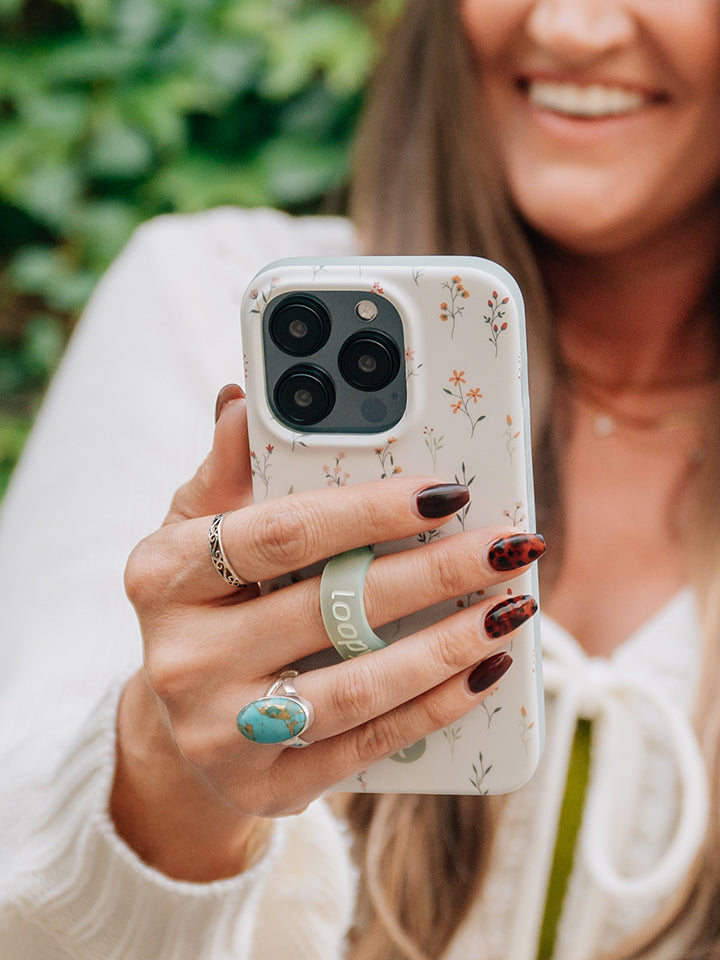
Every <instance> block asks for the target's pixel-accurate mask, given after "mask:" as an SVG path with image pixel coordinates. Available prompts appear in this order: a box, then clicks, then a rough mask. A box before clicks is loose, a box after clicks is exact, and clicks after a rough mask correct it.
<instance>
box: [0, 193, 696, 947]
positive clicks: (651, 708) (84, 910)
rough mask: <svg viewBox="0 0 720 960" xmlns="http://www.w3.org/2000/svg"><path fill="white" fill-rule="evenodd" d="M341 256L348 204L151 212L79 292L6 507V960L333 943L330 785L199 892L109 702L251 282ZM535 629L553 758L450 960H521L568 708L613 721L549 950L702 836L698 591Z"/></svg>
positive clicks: (631, 912)
mask: <svg viewBox="0 0 720 960" xmlns="http://www.w3.org/2000/svg"><path fill="white" fill-rule="evenodd" d="M354 248H355V238H354V235H353V232H352V229H351V227H350V226H349V225H348V224H347V223H346V222H345V221H342V220H335V219H304V220H293V219H291V218H289V217H286V216H284V215H282V214H278V213H273V212H269V211H254V212H242V211H236V210H230V209H224V210H217V211H213V212H210V213H206V214H199V215H195V216H192V217H167V218H161V219H159V220H156V221H154V222H152V223H150V224H148V225H146V226H144V227H142V228H141V229H140V230H139V231H138V232H137V233H136V235H135V237H134V239H133V240H132V242H131V243H130V245H129V246H128V248H127V249H126V251H125V252H124V253H123V255H122V256H121V257H120V258H119V259H118V261H117V262H116V264H115V265H114V267H113V268H112V269H111V270H110V271H109V272H108V274H107V275H106V277H105V278H104V280H103V281H102V283H101V284H100V286H99V288H98V290H97V291H96V293H95V295H94V297H93V298H92V300H91V303H90V305H89V307H88V310H87V312H86V315H85V317H84V319H83V320H82V321H81V324H80V326H79V328H78V331H77V334H76V336H75V337H74V339H73V342H72V344H71V347H70V349H69V350H68V353H67V355H66V358H65V360H64V362H63V364H62V367H61V369H60V371H59V373H58V375H57V377H56V378H55V381H54V383H53V385H52V387H51V390H50V394H49V397H48V401H47V403H46V404H45V406H44V408H43V410H42V412H41V415H40V417H39V419H38V423H37V426H36V428H35V430H34V432H33V435H32V437H31V440H30V442H29V444H28V448H27V450H26V453H25V455H24V458H23V461H22V463H21V465H20V467H19V469H18V471H17V472H16V475H15V478H14V483H13V485H12V487H11V490H10V491H9V493H8V495H7V497H6V500H5V503H4V507H3V512H2V516H1V519H0V769H1V770H2V774H1V775H0V957H2V960H50V958H52V960H65V958H71V957H72V958H78V960H111V958H128V960H135V958H137V960H140V958H143V960H146V958H147V960H156V958H157V960H159V958H167V960H169V958H173V960H198V958H200V957H202V958H203V960H230V958H247V960H265V958H267V960H270V958H271V957H272V958H277V957H279V956H286V955H288V953H289V952H290V951H292V956H293V957H295V958H297V960H311V958H313V960H315V958H317V960H321V958H322V960H338V958H340V957H342V956H343V942H344V937H345V935H346V931H347V928H348V925H349V923H350V919H351V916H352V911H353V904H354V897H355V883H356V876H355V871H354V869H353V867H352V866H351V863H350V859H349V853H348V846H349V844H348V838H347V836H346V833H345V831H344V829H343V827H342V825H341V824H339V823H338V822H337V821H336V820H335V819H334V818H333V816H332V815H331V814H330V812H329V810H328V808H327V806H326V805H325V804H324V803H323V802H322V801H320V802H318V803H316V804H314V805H312V806H311V807H310V808H309V809H308V810H307V811H306V812H305V813H303V814H301V815H300V816H298V817H295V818H290V819H288V820H286V821H282V822H279V823H278V824H277V825H276V827H275V829H274V832H273V835H272V841H271V845H270V850H269V852H268V854H267V856H266V857H265V858H264V859H263V860H262V862H261V863H260V864H258V865H257V866H255V867H253V868H252V869H251V870H249V871H248V872H247V873H245V874H244V875H242V876H240V877H238V878H236V879H231V880H226V881H222V882H218V883H213V884H207V885H202V884H189V883H178V882H174V881H171V880H169V879H167V878H166V877H164V876H162V875H160V874H158V873H156V872H154V871H153V870H151V869H149V868H148V867H147V866H145V865H144V864H142V863H141V862H140V860H139V859H138V858H137V857H136V856H135V854H134V853H133V852H132V851H130V850H129V849H128V848H127V847H126V846H125V845H124V844H123V842H122V841H121V840H120V839H119V838H118V837H117V835H116V834H115V832H114V830H113V827H112V823H111V821H110V819H109V817H108V813H107V799H108V793H109V789H110V784H111V781H112V775H113V764H114V729H115V708H116V701H117V696H118V693H119V690H120V689H121V685H122V679H123V678H124V677H125V676H127V675H128V674H129V672H131V671H132V670H133V669H134V668H135V667H136V666H137V664H138V663H139V662H140V657H141V651H140V641H139V633H138V629H137V625H136V623H135V621H134V617H133V614H132V610H131V608H130V607H129V604H128V603H127V601H126V600H125V597H124V594H123V590H122V571H123V566H124V562H125V558H126V556H127V554H128V553H129V551H130V549H131V548H132V546H133V545H134V544H135V542H136V541H137V540H138V539H140V537H142V536H144V535H145V534H146V533H148V532H149V531H151V530H152V529H154V528H155V527H156V526H157V525H158V523H159V522H160V520H161V519H162V517H163V515H164V513H165V511H166V509H167V505H168V503H169V500H170V496H171V494H172V492H173V490H174V488H175V487H176V486H177V485H178V484H179V483H180V482H182V481H183V480H184V479H186V478H187V477H188V476H190V475H191V474H192V472H193V471H194V469H195V467H196V466H197V464H198V463H199V462H200V460H201V459H202V457H203V455H204V452H205V450H206V448H207V446H208V445H209V442H210V437H211V432H212V412H213V407H214V400H215V395H216V393H217V390H218V388H219V387H220V386H221V385H222V384H223V383H225V382H228V381H239V380H241V379H242V351H241V346H240V340H239V328H238V316H239V301H240V298H241V296H242V293H243V290H244V289H245V286H246V284H247V282H248V281H249V279H250V278H251V276H252V275H253V274H254V272H255V271H256V270H257V269H258V268H260V267H261V266H263V265H264V264H265V263H267V262H268V261H271V260H273V259H277V258H278V257H283V256H291V255H301V256H309V255H314V254H318V255H321V254H324V255H327V254H334V255H342V254H346V253H347V254H349V253H352V252H353V251H354ZM543 637H544V645H546V646H547V648H548V654H549V657H550V661H551V662H550V665H549V669H548V685H549V687H550V689H551V691H552V697H551V702H550V704H549V715H548V754H547V757H546V759H545V760H544V761H543V764H542V766H541V771H540V774H539V775H538V776H537V777H536V778H535V779H534V780H533V782H532V783H531V784H529V785H528V787H526V788H524V789H523V790H522V791H519V792H518V793H517V794H515V795H513V796H512V797H511V798H510V800H509V802H508V804H507V806H506V810H505V814H504V816H503V819H502V823H501V827H500V832H499V835H498V838H497V841H496V845H495V853H494V859H493V867H492V870H491V873H490V878H489V882H488V883H487V884H486V887H485V892H484V894H483V895H482V897H480V898H479V900H478V902H477V903H476V905H475V908H474V909H473V911H471V913H470V915H469V917H468V918H467V921H466V923H465V924H464V926H463V928H462V929H461V930H460V931H458V935H457V936H456V938H455V940H454V942H453V944H452V946H451V948H450V951H449V954H448V958H449V960H459V958H461V957H462V958H467V957H473V956H482V957H483V958H485V960H492V958H497V960H524V958H526V957H527V958H529V960H532V958H533V956H534V950H535V940H536V936H537V927H538V924H539V922H540V918H541V914H542V905H543V899H544V889H545V884H546V881H547V876H546V874H547V869H548V865H549V860H550V856H551V853H552V847H553V840H554V833H553V831H554V824H555V820H556V816H557V806H558V803H559V799H560V796H561V793H562V788H563V784H564V774H565V771H564V764H565V760H566V751H565V749H564V748H565V746H566V745H567V740H568V733H571V732H572V729H574V723H575V719H576V717H577V716H578V715H589V716H592V717H594V718H595V720H596V727H597V728H598V729H599V730H600V731H604V733H603V734H602V735H601V736H599V737H598V739H599V741H600V755H599V756H598V757H597V758H596V762H595V764H594V769H593V774H592V779H591V796H590V806H589V809H588V813H587V815H586V822H585V824H584V827H583V850H584V855H583V857H580V859H579V860H578V862H577V865H576V869H575V870H574V873H573V877H572V882H571V887H570V891H569V894H568V898H567V900H566V905H565V909H564V914H563V920H562V923H561V929H560V936H559V939H558V944H557V950H556V956H557V957H558V958H560V960H584V958H585V957H589V956H592V954H593V953H594V952H595V951H596V950H597V949H598V948H601V947H607V946H610V945H612V944H613V943H616V942H617V941H618V940H619V939H621V938H622V937H623V936H625V935H627V934H628V933H629V932H632V931H633V930H635V929H637V927H638V926H639V925H641V924H642V923H644V922H645V921H646V920H647V919H648V918H649V917H650V916H652V914H653V912H654V911H655V910H656V909H657V907H658V905H659V903H660V902H661V901H662V899H663V897H665V896H666V895H667V894H668V893H669V892H670V891H671V890H672V888H673V887H674V886H676V885H677V884H678V883H679V882H680V879H681V876H682V871H683V869H684V868H685V867H686V866H687V862H688V860H689V858H690V857H691V856H692V853H693V850H694V849H695V847H696V846H697V842H698V839H699V834H700V832H701V828H702V822H703V816H704V802H703V801H704V793H703V783H702V775H701V773H700V772H699V771H698V768H697V764H696V750H695V745H694V740H693V739H692V736H691V734H690V732H689V726H688V721H687V717H688V714H689V710H690V707H691V704H692V698H693V694H694V688H695V683H696V679H697V673H698V669H699V631H698V627H697V623H696V619H695V611H694V605H693V601H692V597H691V596H690V593H689V592H685V593H683V594H681V595H679V596H678V597H676V598H674V599H672V600H671V601H670V602H669V604H668V606H667V607H666V608H665V609H664V610H662V611H660V613H659V614H658V615H657V616H656V617H655V618H654V619H653V620H652V621H650V622H649V623H648V624H647V625H646V626H645V627H644V628H643V629H642V630H640V631H639V632H638V633H637V634H636V635H635V636H634V637H633V638H632V639H631V640H630V641H628V642H626V643H625V644H624V645H623V646H622V647H621V648H620V649H619V650H618V651H617V653H616V654H615V656H614V657H613V658H611V660H610V661H608V662H603V663H602V664H598V663H594V662H591V661H589V660H588V659H587V658H586V657H585V656H584V654H582V652H581V651H580V649H579V648H578V647H577V645H576V644H575V643H574V642H573V641H572V639H571V638H569V637H568V636H567V635H565V634H564V633H563V632H562V631H561V630H560V628H559V627H557V626H556V625H554V624H552V623H551V622H549V621H545V622H544V626H543ZM679 642H680V643H681V644H682V650H683V657H682V658H681V659H679V660H678V658H677V649H678V643H679ZM678 784H684V789H683V790H680V789H679V787H678ZM593 798H594V799H593ZM678 825H679V832H677V829H676V828H677V827H678ZM674 831H675V832H676V833H677V836H676V838H675V841H673V836H672V835H673V832H674ZM658 866H659V869H658Z"/></svg>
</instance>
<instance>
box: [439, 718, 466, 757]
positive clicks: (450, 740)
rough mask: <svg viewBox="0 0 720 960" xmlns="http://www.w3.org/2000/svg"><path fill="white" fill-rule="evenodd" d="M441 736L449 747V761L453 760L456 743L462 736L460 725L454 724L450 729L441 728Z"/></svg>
mask: <svg viewBox="0 0 720 960" xmlns="http://www.w3.org/2000/svg"><path fill="white" fill-rule="evenodd" d="M442 734H443V736H444V737H445V739H446V740H447V745H448V746H449V747H450V759H451V760H454V759H455V744H456V743H457V742H458V740H459V739H460V737H461V735H462V724H461V723H454V724H453V725H452V726H450V727H443V732H442Z"/></svg>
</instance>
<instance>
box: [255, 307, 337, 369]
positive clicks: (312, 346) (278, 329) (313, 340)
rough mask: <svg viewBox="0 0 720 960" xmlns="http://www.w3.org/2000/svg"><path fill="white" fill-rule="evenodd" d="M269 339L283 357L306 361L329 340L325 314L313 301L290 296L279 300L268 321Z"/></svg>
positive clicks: (328, 318)
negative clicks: (284, 355)
mask: <svg viewBox="0 0 720 960" xmlns="http://www.w3.org/2000/svg"><path fill="white" fill-rule="evenodd" d="M269 329H270V336H271V337H272V339H273V341H274V342H275V344H276V345H277V346H278V347H280V349H281V350H282V351H283V352H284V353H289V354H291V355H292V356H294V357H307V356H309V355H310V354H311V353H315V352H316V351H318V350H319V349H320V348H321V347H322V346H323V345H324V344H325V343H326V342H327V339H328V337H329V336H330V317H329V316H328V312H327V310H326V309H325V307H324V306H323V304H322V303H320V301H319V300H315V299H314V297H305V296H301V295H298V294H293V295H290V296H287V297H284V298H282V299H281V300H280V302H279V303H278V304H277V306H276V307H275V308H274V309H273V312H272V315H271V316H270V321H269Z"/></svg>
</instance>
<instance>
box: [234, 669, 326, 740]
mask: <svg viewBox="0 0 720 960" xmlns="http://www.w3.org/2000/svg"><path fill="white" fill-rule="evenodd" d="M297 675H298V672H297V670H286V671H285V672H284V673H281V674H280V676H279V677H278V679H277V680H276V681H275V682H274V683H273V684H272V685H271V686H270V687H269V689H268V690H267V691H266V693H265V696H263V697H260V699H259V700H252V701H251V702H250V703H248V704H246V705H245V706H244V707H243V708H242V710H241V711H240V713H239V714H238V717H237V727H238V730H239V731H240V733H241V734H242V735H243V736H244V737H245V739H246V740H252V742H253V743H267V744H273V743H275V744H279V745H282V746H284V747H307V746H308V745H309V741H307V740H302V739H301V734H302V733H304V732H305V730H307V729H308V728H309V726H310V724H311V723H312V722H313V719H314V711H313V708H312V704H311V703H310V702H309V701H307V700H306V699H305V698H304V697H301V696H300V694H299V693H298V692H297V690H296V689H295V687H294V686H293V684H292V680H293V678H294V677H296V676H297Z"/></svg>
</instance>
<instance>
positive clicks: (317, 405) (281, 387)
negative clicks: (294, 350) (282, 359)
mask: <svg viewBox="0 0 720 960" xmlns="http://www.w3.org/2000/svg"><path fill="white" fill-rule="evenodd" d="M275 404H276V406H277V409H278V411H279V412H280V414H281V415H282V416H283V417H284V418H285V419H286V420H288V421H289V422H290V423H293V424H297V425H299V426H308V425H309V424H313V423H318V422H319V421H320V420H323V419H324V418H325V417H326V416H327V415H328V414H329V413H330V411H331V410H332V408H333V406H334V405H335V387H334V386H333V382H332V380H331V379H330V377H329V376H328V375H327V374H326V373H325V371H324V370H321V369H320V368H319V367H313V366H310V365H300V366H296V367H291V368H290V369H289V370H288V371H287V372H286V373H285V374H284V375H283V376H282V377H281V378H280V380H279V381H278V383H277V386H276V387H275Z"/></svg>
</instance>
